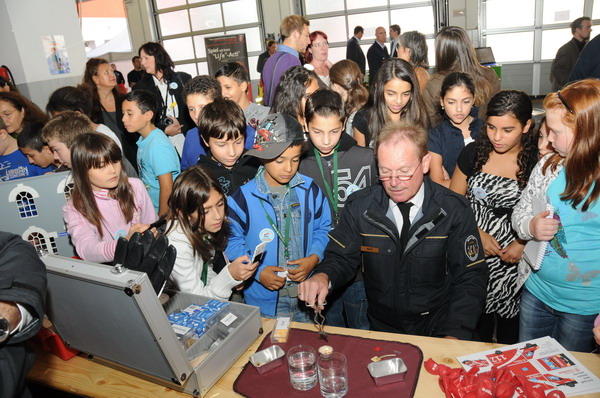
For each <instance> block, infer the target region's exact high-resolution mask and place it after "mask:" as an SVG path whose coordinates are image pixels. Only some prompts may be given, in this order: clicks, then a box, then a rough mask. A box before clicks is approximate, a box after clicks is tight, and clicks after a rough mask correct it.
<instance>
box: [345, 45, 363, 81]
mask: <svg viewBox="0 0 600 398" xmlns="http://www.w3.org/2000/svg"><path fill="white" fill-rule="evenodd" d="M346 59H349V60H351V61H354V62H356V63H357V65H358V67H359V68H360V72H361V73H362V74H363V75H364V74H365V67H366V62H365V53H364V52H363V50H362V48H360V43H359V42H358V39H357V38H356V37H354V36H352V37H351V38H350V40H348V44H347V45H346Z"/></svg>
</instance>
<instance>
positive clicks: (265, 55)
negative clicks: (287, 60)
mask: <svg viewBox="0 0 600 398" xmlns="http://www.w3.org/2000/svg"><path fill="white" fill-rule="evenodd" d="M270 56H271V55H269V50H267V51H265V52H264V53H262V54H260V55H259V56H258V62H257V63H256V71H257V72H258V73H260V74H262V70H263V68H264V67H265V62H267V60H268V59H269V57H270Z"/></svg>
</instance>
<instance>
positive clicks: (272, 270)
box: [260, 265, 285, 290]
mask: <svg viewBox="0 0 600 398" xmlns="http://www.w3.org/2000/svg"><path fill="white" fill-rule="evenodd" d="M282 271H285V269H284V268H281V267H275V266H273V265H269V266H267V267H265V268H264V269H263V270H262V271H261V272H260V283H261V284H262V285H263V286H264V287H266V288H267V289H269V290H279V289H281V288H282V287H283V285H285V278H282V277H280V276H277V272H282Z"/></svg>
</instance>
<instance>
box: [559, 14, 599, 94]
mask: <svg viewBox="0 0 600 398" xmlns="http://www.w3.org/2000/svg"><path fill="white" fill-rule="evenodd" d="M591 32H592V20H591V19H590V18H589V17H581V18H577V19H576V20H574V21H573V22H571V33H572V34H573V38H572V39H571V40H569V41H568V42H567V43H566V44H564V45H563V46H562V47H561V48H559V49H558V52H557V53H556V57H554V61H552V67H551V69H550V82H551V83H552V91H558V90H560V89H561V88H562V87H563V86H564V85H565V84H567V82H568V81H569V75H570V74H571V71H572V70H573V67H574V66H575V63H577V58H578V57H579V53H581V50H583V47H584V46H585V45H586V43H587V41H588V40H589V39H590V33H591Z"/></svg>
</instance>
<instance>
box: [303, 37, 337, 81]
mask: <svg viewBox="0 0 600 398" xmlns="http://www.w3.org/2000/svg"><path fill="white" fill-rule="evenodd" d="M309 37H310V44H309V45H308V47H307V48H306V52H305V53H304V60H305V61H306V63H307V64H310V65H312V66H313V68H314V70H315V73H316V74H317V76H319V79H321V82H323V84H324V85H326V86H327V87H330V86H331V84H330V83H329V68H331V65H332V64H331V61H329V59H328V58H329V42H328V41H327V35H326V34H325V33H324V32H321V31H320V30H315V31H314V32H312V33H311V34H310V35H309Z"/></svg>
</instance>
